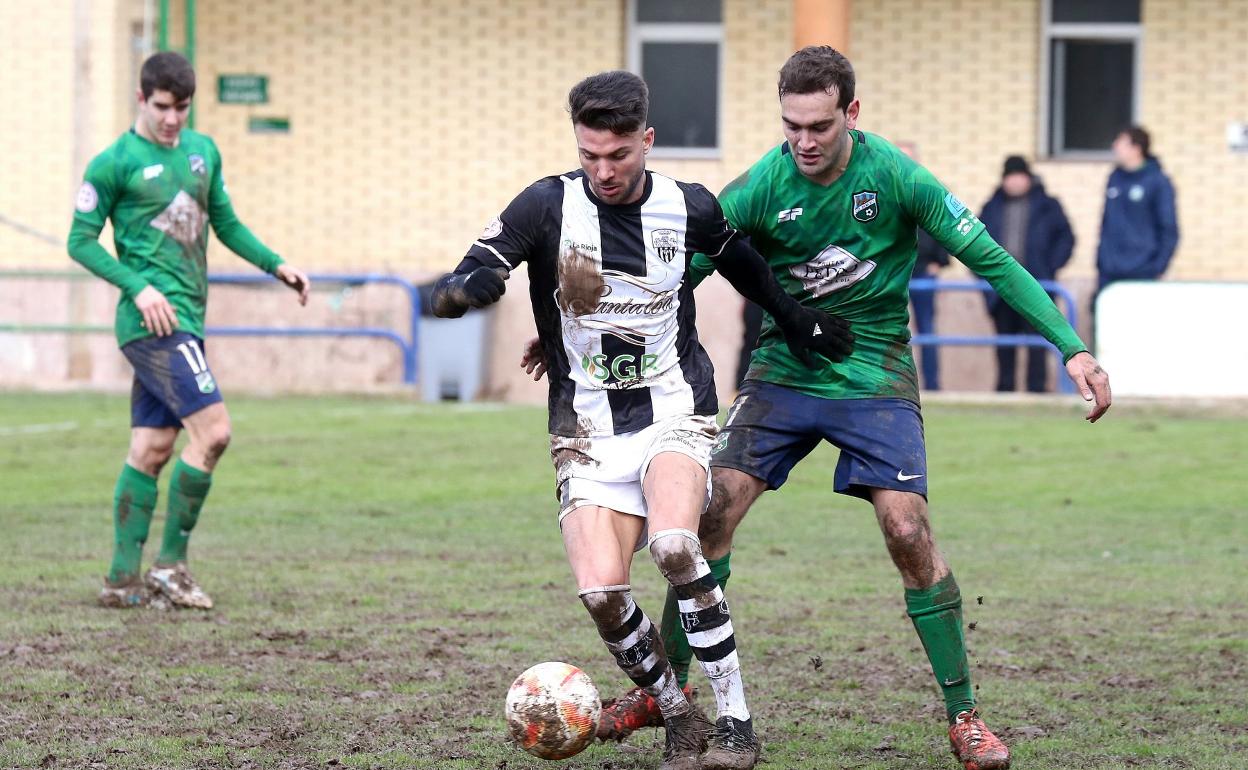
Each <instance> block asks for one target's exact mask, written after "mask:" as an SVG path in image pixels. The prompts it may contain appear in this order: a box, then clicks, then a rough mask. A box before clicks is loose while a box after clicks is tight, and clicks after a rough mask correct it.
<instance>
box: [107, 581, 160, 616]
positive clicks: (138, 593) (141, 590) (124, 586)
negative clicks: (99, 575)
mask: <svg viewBox="0 0 1248 770" xmlns="http://www.w3.org/2000/svg"><path fill="white" fill-rule="evenodd" d="M98 601H99V603H100V606H101V607H108V608H109V609H113V610H129V609H137V608H140V607H146V606H148V605H149V604H151V603H152V592H151V591H150V590H148V587H147V586H146V585H144V584H143V581H142V580H139V579H138V578H137V577H136V578H134V579H132V580H130V581H128V582H126V583H120V584H117V585H114V584H112V583H110V582H109V580H108V578H104V587H103V588H101V589H100V595H99V598H98Z"/></svg>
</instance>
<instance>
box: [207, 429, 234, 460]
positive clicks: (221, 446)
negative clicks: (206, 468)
mask: <svg viewBox="0 0 1248 770" xmlns="http://www.w3.org/2000/svg"><path fill="white" fill-rule="evenodd" d="M229 445H230V425H229V423H226V424H224V425H220V426H214V427H213V428H212V429H211V430H209V431H208V433H207V435H205V436H204V456H205V458H207V460H208V462H209V463H215V462H216V461H217V460H218V459H220V457H221V455H223V454H225V450H226V448H227V447H228V446H229Z"/></svg>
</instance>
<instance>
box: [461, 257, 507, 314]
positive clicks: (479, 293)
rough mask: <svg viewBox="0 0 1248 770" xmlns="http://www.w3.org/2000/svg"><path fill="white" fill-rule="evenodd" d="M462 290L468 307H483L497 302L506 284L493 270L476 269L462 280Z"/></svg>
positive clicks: (488, 268)
mask: <svg viewBox="0 0 1248 770" xmlns="http://www.w3.org/2000/svg"><path fill="white" fill-rule="evenodd" d="M462 288H463V292H464V299H465V300H467V302H468V306H469V307H485V306H486V305H493V304H494V303H495V302H498V298H499V297H501V296H503V292H505V291H507V284H506V282H504V281H503V277H502V276H501V275H499V274H498V272H497V271H496V270H495V269H494V268H492V267H478V268H477V269H476V270H473V271H472V272H471V273H469V274H468V277H467V278H465V279H464V282H463V284H462Z"/></svg>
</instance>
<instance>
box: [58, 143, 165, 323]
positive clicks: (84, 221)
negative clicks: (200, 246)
mask: <svg viewBox="0 0 1248 770" xmlns="http://www.w3.org/2000/svg"><path fill="white" fill-rule="evenodd" d="M120 192H121V185H120V183H119V182H118V173H117V169H116V166H115V163H114V161H113V159H112V158H111V157H109V156H107V155H98V156H96V158H95V159H94V160H92V161H91V163H90V165H88V166H87V170H86V173H84V174H83V180H82V186H81V187H79V188H78V195H77V198H76V199H75V201H74V221H73V224H72V225H70V228H69V241H68V243H67V244H66V246H67V248H68V250H69V256H70V257H71V258H73V260H74V261H75V262H77V263H78V264H80V265H82V266H83V267H85V268H86V269H88V270H90V271H91V272H92V273H94V274H95V275H97V276H99V277H100V278H103V279H104V280H106V281H108V282H109V283H111V284H112V285H114V286H116V287H117V288H119V289H121V292H122V294H123V295H124V296H125V297H126V298H127V299H134V297H135V295H137V294H138V293H139V292H141V291H143V289H145V288H147V280H146V279H144V278H143V276H141V275H139V274H138V273H137V272H135V271H134V270H131V269H130V268H129V267H126V266H125V265H123V264H121V262H119V261H118V260H116V259H114V258H113V255H112V254H109V253H108V251H107V250H105V248H104V247H103V246H101V245H100V231H101V230H103V229H104V223H105V222H106V221H108V218H109V216H111V215H112V213H113V206H114V205H115V204H116V202H117V197H118V195H119V194H120Z"/></svg>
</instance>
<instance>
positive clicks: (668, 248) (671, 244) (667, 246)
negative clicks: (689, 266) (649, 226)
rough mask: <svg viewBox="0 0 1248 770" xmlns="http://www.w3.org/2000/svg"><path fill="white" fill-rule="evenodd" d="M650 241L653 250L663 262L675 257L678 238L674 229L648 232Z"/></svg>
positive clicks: (678, 242) (678, 244)
mask: <svg viewBox="0 0 1248 770" xmlns="http://www.w3.org/2000/svg"><path fill="white" fill-rule="evenodd" d="M650 242H651V243H652V244H654V250H655V252H657V253H658V255H659V257H660V258H661V259H662V260H663V261H664V262H671V261H672V260H673V259H675V258H676V250H677V249H678V248H679V246H680V239H679V237H678V236H677V235H676V231H675V230H655V231H654V232H652V233H650Z"/></svg>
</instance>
